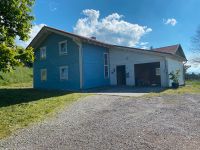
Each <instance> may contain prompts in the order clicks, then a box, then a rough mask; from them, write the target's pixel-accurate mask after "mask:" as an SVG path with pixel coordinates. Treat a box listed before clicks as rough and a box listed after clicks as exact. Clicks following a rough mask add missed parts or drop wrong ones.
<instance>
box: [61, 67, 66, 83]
mask: <svg viewBox="0 0 200 150" xmlns="http://www.w3.org/2000/svg"><path fill="white" fill-rule="evenodd" d="M60 79H61V80H68V67H67V66H62V67H60Z"/></svg>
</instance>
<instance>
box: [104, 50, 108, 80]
mask: <svg viewBox="0 0 200 150" xmlns="http://www.w3.org/2000/svg"><path fill="white" fill-rule="evenodd" d="M104 78H109V65H108V53H104Z"/></svg>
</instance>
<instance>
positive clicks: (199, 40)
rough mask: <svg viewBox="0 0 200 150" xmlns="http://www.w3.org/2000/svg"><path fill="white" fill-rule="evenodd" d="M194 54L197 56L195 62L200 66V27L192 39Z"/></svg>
mask: <svg viewBox="0 0 200 150" xmlns="http://www.w3.org/2000/svg"><path fill="white" fill-rule="evenodd" d="M192 43H193V48H192V50H193V52H194V54H195V56H194V58H193V60H192V61H193V62H194V63H196V64H200V26H199V27H198V28H197V31H196V34H195V35H194V36H193V37H192Z"/></svg>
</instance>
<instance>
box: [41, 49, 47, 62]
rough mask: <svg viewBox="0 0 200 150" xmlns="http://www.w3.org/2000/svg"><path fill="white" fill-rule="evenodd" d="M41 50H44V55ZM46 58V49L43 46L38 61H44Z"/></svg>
mask: <svg viewBox="0 0 200 150" xmlns="http://www.w3.org/2000/svg"><path fill="white" fill-rule="evenodd" d="M43 50H44V55H43V52H42V51H43ZM46 57H47V50H46V47H45V46H44V47H41V48H40V59H42V60H44V59H46Z"/></svg>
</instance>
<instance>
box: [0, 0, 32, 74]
mask: <svg viewBox="0 0 200 150" xmlns="http://www.w3.org/2000/svg"><path fill="white" fill-rule="evenodd" d="M33 3H34V0H0V60H1V61H0V71H2V72H10V71H11V70H12V69H13V68H14V67H15V66H19V65H21V64H24V63H25V64H26V63H30V62H32V61H33V49H32V48H28V49H26V50H24V49H23V48H19V47H17V46H15V43H14V41H15V39H16V37H19V39H20V40H23V41H25V40H28V38H29V32H30V29H31V27H32V25H31V22H32V20H33V19H34V17H33V16H32V15H31V9H32V6H33ZM1 77H2V76H1Z"/></svg>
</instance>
